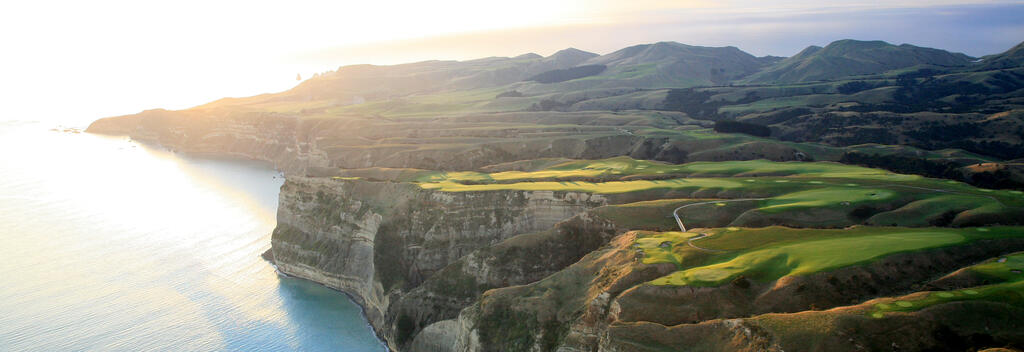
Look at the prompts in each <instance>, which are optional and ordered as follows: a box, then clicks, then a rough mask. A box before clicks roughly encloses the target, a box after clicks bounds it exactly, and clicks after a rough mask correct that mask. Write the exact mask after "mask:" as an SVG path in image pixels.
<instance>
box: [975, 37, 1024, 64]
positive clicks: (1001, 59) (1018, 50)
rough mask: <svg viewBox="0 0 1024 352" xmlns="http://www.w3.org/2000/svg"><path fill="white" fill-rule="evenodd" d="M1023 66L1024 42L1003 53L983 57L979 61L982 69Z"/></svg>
mask: <svg viewBox="0 0 1024 352" xmlns="http://www.w3.org/2000/svg"><path fill="white" fill-rule="evenodd" d="M1021 66H1024V42H1021V43H1020V44H1017V46H1015V47H1013V48H1010V50H1007V51H1005V52H1003V53H999V54H995V55H989V56H985V57H983V58H982V60H981V67H982V69H986V70H997V69H1004V68H1014V67H1021Z"/></svg>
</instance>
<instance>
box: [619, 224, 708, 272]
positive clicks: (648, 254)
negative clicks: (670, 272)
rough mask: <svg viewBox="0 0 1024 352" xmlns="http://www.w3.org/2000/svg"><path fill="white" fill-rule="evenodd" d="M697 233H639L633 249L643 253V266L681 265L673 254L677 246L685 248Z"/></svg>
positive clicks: (678, 256) (675, 254) (677, 256)
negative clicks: (660, 264)
mask: <svg viewBox="0 0 1024 352" xmlns="http://www.w3.org/2000/svg"><path fill="white" fill-rule="evenodd" d="M697 235H698V234H697V233H692V232H679V231H670V232H640V233H639V234H638V235H637V239H636V242H635V243H634V244H633V248H636V249H637V250H638V251H642V252H643V253H644V257H643V260H642V261H643V263H644V264H659V263H672V264H675V265H676V267H679V266H680V265H681V258H680V255H679V254H677V253H676V252H675V250H676V249H678V248H679V247H678V246H684V247H685V246H686V241H687V240H689V239H690V238H693V237H694V236H697Z"/></svg>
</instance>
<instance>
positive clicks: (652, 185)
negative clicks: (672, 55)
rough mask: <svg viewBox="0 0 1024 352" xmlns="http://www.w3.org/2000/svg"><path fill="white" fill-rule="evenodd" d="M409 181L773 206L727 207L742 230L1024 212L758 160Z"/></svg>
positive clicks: (1020, 201) (830, 166)
mask: <svg viewBox="0 0 1024 352" xmlns="http://www.w3.org/2000/svg"><path fill="white" fill-rule="evenodd" d="M403 175H404V176H403V177H405V178H412V179H414V181H415V182H416V183H417V184H418V185H419V186H420V187H422V188H424V189H433V190H439V191H444V192H485V191H516V190H521V191H556V192H585V193H594V194H607V195H613V194H630V193H636V194H639V193H640V192H661V193H664V194H669V193H671V194H674V195H676V197H679V196H683V197H686V196H687V195H690V196H694V195H701V196H698V197H703V198H706V197H708V196H709V195H711V196H712V197H719V198H731V199H738V198H766V199H764V200H761V201H758V202H757V203H748V204H735V205H733V204H730V205H729V207H728V208H726V210H729V211H731V212H733V213H735V214H732V217H733V219H736V220H737V221H739V222H737V223H736V225H737V226H747V224H755V226H764V225H766V224H787V225H789V226H815V227H843V226H849V225H853V224H861V223H863V224H873V225H887V226H933V225H936V224H938V225H943V226H944V225H947V224H951V223H952V224H972V223H975V222H977V221H983V222H986V223H993V222H996V223H1004V224H1006V223H1010V224H1013V223H1016V222H1015V221H1014V220H1012V219H1013V218H1015V217H1016V218H1019V216H1020V215H1021V210H1022V209H1021V208H1022V207H1024V195H1022V194H1020V192H1015V191H1005V190H998V191H997V190H989V189H981V188H976V187H972V186H969V185H966V184H963V183H960V182H954V181H948V180H938V179H929V178H924V177H921V176H914V175H901V174H894V173H890V172H886V171H882V170H877V169H870V168H864V167H858V166H850V165H843V164H837V163H831V162H770V161H765V160H752V161H729V162H694V163H688V164H681V165H671V164H663V163H658V162H650V161H641V160H633V159H630V158H627V157H619V158H612V159H604V160H578V161H568V162H562V163H558V164H555V165H552V166H547V167H543V168H541V169H539V170H535V171H506V172H496V173H481V172H436V171H422V170H420V171H417V172H406V173H404V174H403ZM706 208H707V207H703V206H702V207H694V209H688V210H687V211H686V212H684V214H683V215H684V217H688V218H701V217H702V216H704V215H705V214H710V213H708V212H709V211H713V210H709V209H706ZM659 211H660V212H664V210H659ZM666 215H667V214H666ZM712 217H718V218H721V216H719V215H714V216H712ZM975 219H982V220H975ZM985 219H988V220H985ZM992 219H997V220H992ZM998 219H1003V220H998ZM714 223H717V224H723V223H722V222H721V221H715V222H714ZM800 224H806V225H800Z"/></svg>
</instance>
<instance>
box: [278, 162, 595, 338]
mask: <svg viewBox="0 0 1024 352" xmlns="http://www.w3.org/2000/svg"><path fill="white" fill-rule="evenodd" d="M607 201H608V200H607V199H606V198H604V197H601V196H592V195H589V194H581V193H573V192H550V191H496V192H481V193H446V192H438V191H431V190H424V189H421V188H419V187H417V186H415V185H412V184H408V183H394V182H370V181H363V180H347V179H338V178H311V177H298V176H292V177H289V178H288V179H287V181H286V182H285V184H284V185H283V186H282V188H281V195H280V205H279V207H278V225H277V228H276V229H275V230H274V234H273V237H272V245H273V247H272V248H273V257H274V260H275V263H276V264H277V266H278V268H279V269H280V270H281V271H282V272H284V273H287V274H289V275H293V276H297V277H301V278H306V279H310V280H313V281H316V282H320V283H323V284H325V285H327V286H329V287H332V288H335V289H338V290H341V291H343V292H346V293H348V294H349V295H351V296H352V297H353V299H355V300H356V302H357V303H359V304H360V305H362V306H363V307H364V309H365V311H366V316H367V318H368V319H369V320H370V322H371V324H372V325H373V326H374V328H375V329H376V330H377V332H378V334H379V335H381V336H382V337H384V338H385V339H386V340H387V341H388V342H389V344H391V345H392V347H396V344H395V341H404V340H406V339H408V338H409V337H410V336H404V335H403V334H405V335H408V334H410V333H412V331H407V330H409V329H410V328H409V327H408V325H409V319H411V318H410V317H409V314H404V315H401V314H398V313H392V314H391V315H392V316H393V317H392V320H393V321H387V318H389V311H390V310H391V309H392V308H393V307H395V306H396V304H397V305H398V306H401V307H405V309H407V310H408V308H409V307H412V308H415V309H419V310H420V311H421V312H419V313H417V314H418V315H419V316H420V317H417V319H429V318H426V317H425V316H428V315H431V314H440V315H444V314H443V312H437V311H423V310H424V309H427V310H429V308H428V307H424V306H423V305H422V303H423V302H426V301H431V302H434V303H437V302H436V301H439V300H440V301H443V300H451V299H456V298H458V297H438V296H431V295H430V294H429V293H428V292H425V291H424V290H423V289H420V290H419V291H417V290H416V289H417V288H419V287H421V286H423V283H424V281H426V280H428V279H429V278H431V277H434V276H436V275H434V274H435V273H437V272H438V271H440V270H442V269H444V268H445V267H446V266H449V265H450V264H452V263H454V262H456V261H457V260H459V259H460V258H463V257H467V256H468V258H466V259H465V261H466V262H473V260H472V259H471V258H473V256H469V255H470V253H472V252H474V251H476V250H479V249H482V248H485V247H489V246H492V245H495V244H498V243H499V242H501V241H503V240H506V239H508V238H510V237H512V236H513V235H516V234H522V233H530V232H536V231H539V230H542V229H549V228H551V227H552V226H554V225H555V224H556V223H558V222H559V221H561V220H563V219H568V218H571V217H573V216H574V215H576V214H578V213H581V212H584V211H586V210H587V209H590V208H594V207H598V206H601V205H605V204H606V203H607ZM476 265H477V266H478V265H479V263H477V264H476ZM527 273H530V272H527ZM527 273H524V275H525V274H527ZM530 274H532V275H530V278H532V279H535V278H536V277H537V276H538V275H542V274H543V272H541V271H535V272H532V273H530ZM447 278H448V279H450V278H451V277H450V276H448V277H447ZM507 279H508V277H506V276H504V275H502V276H501V278H497V277H494V276H493V275H492V276H490V277H488V276H487V274H486V273H482V274H481V279H480V282H487V281H494V280H507ZM499 284H500V283H499ZM426 287H435V286H433V285H427V286H426ZM443 289H452V287H447V286H446V287H443ZM442 298H443V299H442ZM411 300H415V301H417V302H418V303H416V304H410V302H408V301H411ZM442 303H443V302H442ZM463 304H464V305H468V303H463ZM461 308H462V306H460V304H455V306H454V307H453V308H452V310H454V311H455V312H457V311H458V309H461ZM399 315H400V316H399ZM389 325H394V326H395V327H394V328H389V327H390V326H389ZM412 329H416V328H415V327H413V328H412Z"/></svg>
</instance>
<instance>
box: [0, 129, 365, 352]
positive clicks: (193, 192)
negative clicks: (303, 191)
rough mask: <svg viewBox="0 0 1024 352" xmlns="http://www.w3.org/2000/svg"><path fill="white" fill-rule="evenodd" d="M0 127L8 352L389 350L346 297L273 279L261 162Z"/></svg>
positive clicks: (0, 341) (0, 291)
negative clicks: (266, 257)
mask: <svg viewBox="0 0 1024 352" xmlns="http://www.w3.org/2000/svg"><path fill="white" fill-rule="evenodd" d="M50 127H52V126H47V125H45V124H42V123H33V122H0V258H2V260H0V350H3V351H384V350H385V347H384V346H383V344H382V343H381V342H380V341H379V340H378V339H377V338H376V336H374V334H373V332H372V331H371V329H370V327H369V326H368V325H367V322H366V319H365V318H364V317H363V316H362V313H361V311H360V308H359V307H358V306H357V305H355V304H354V303H353V302H352V301H351V300H350V299H349V298H348V297H347V296H345V295H344V294H342V293H340V292H337V291H334V290H331V289H328V288H326V287H323V286H321V285H318V284H315V283H312V282H309V281H305V280H300V279H294V278H287V277H282V276H279V275H278V274H277V273H276V272H275V271H274V269H273V267H272V266H271V265H270V264H269V263H267V262H266V261H264V260H263V259H261V258H260V256H259V255H260V253H262V252H263V251H265V250H267V249H268V248H270V233H271V231H272V230H273V228H274V224H275V214H276V211H277V194H278V189H279V188H280V186H281V184H282V182H283V178H282V176H281V175H280V174H279V173H277V172H276V171H274V170H272V169H271V168H270V167H269V166H267V165H263V164H260V163H255V162H244V161H234V160H215V159H208V158H198V157H190V156H186V155H180V154H175V153H172V152H170V151H166V150H163V149H161V148H159V147H154V146H147V145H144V144H141V143H138V142H135V141H131V140H129V139H128V138H124V137H109V136H97V135H92V134H87V133H71V132H65V131H53V130H50Z"/></svg>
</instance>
